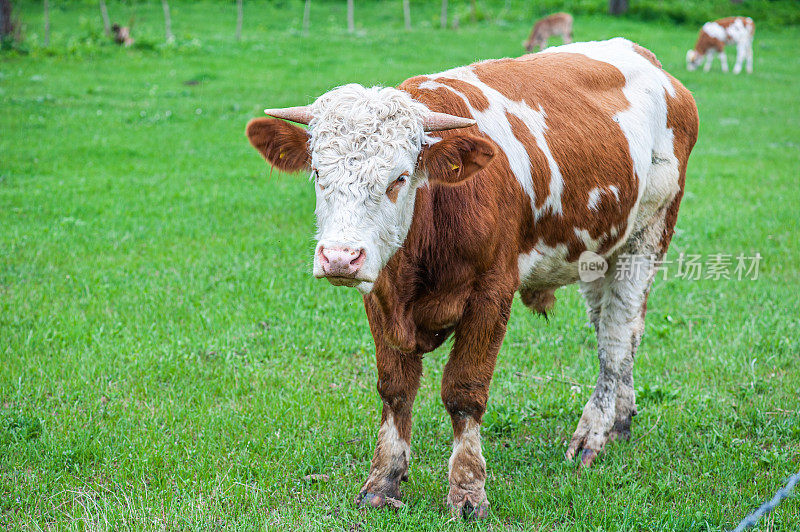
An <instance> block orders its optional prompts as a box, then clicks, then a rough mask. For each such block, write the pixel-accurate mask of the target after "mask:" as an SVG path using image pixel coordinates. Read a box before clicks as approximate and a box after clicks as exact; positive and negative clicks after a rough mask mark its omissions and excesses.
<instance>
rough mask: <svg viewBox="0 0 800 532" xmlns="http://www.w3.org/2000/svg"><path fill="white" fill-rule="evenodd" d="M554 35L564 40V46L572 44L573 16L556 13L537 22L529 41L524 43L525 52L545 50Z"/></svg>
mask: <svg viewBox="0 0 800 532" xmlns="http://www.w3.org/2000/svg"><path fill="white" fill-rule="evenodd" d="M553 35H558V36H560V37H561V38H562V39H564V44H569V43H571V42H572V15H570V14H569V13H554V14H552V15H549V16H546V17H544V18H542V19H539V20H537V21H536V24H534V25H533V29H532V30H531V34H530V36H529V37H528V40H527V41H525V42H524V43H523V45H524V46H525V50H527V51H528V52H532V51H533V49H534V48H537V47H538V48H539V50H540V51H541V50H544V48H545V47H546V46H547V41H548V40H549V39H550V37H552V36H553Z"/></svg>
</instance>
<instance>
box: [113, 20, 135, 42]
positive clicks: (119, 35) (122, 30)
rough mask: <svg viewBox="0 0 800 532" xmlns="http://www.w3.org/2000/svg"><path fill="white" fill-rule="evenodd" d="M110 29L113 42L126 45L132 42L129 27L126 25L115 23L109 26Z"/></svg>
mask: <svg viewBox="0 0 800 532" xmlns="http://www.w3.org/2000/svg"><path fill="white" fill-rule="evenodd" d="M111 31H112V33H113V34H114V42H115V43H117V44H121V45H123V46H126V47H127V46H130V45H132V44H133V43H134V40H133V37H131V29H130V28H129V27H128V26H120V25H119V24H116V23H115V24H114V25H113V26H111Z"/></svg>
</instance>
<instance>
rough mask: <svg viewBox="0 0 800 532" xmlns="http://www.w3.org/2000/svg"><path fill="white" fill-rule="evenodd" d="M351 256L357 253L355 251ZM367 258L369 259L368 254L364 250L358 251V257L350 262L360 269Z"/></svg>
mask: <svg viewBox="0 0 800 532" xmlns="http://www.w3.org/2000/svg"><path fill="white" fill-rule="evenodd" d="M350 254H351V255H355V254H356V252H355V251H353V252H351V253H350ZM366 258H367V252H366V251H365V250H364V249H363V248H362V249H359V250H358V255H356V257H355V258H354V259H353V260H351V261H350V264H351V265H353V266H356V267H358V266H360V265H361V264H362V263H363V262H364V259H366Z"/></svg>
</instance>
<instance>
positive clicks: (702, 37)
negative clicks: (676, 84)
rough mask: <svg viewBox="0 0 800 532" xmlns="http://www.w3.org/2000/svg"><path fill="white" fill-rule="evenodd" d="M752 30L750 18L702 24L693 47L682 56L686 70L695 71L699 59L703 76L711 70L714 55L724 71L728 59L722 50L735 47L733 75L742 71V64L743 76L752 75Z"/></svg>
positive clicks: (727, 18) (752, 25)
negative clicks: (745, 69) (745, 65)
mask: <svg viewBox="0 0 800 532" xmlns="http://www.w3.org/2000/svg"><path fill="white" fill-rule="evenodd" d="M755 31H756V26H755V24H754V23H753V19H751V18H750V17H726V18H721V19H719V20H715V21H713V22H706V23H705V24H703V27H702V29H701V30H700V34H699V35H698V36H697V43H695V45H694V48H693V49H691V50H689V51H687V52H686V68H687V69H689V70H696V69H697V67H698V66H700V63H702V62H703V59H704V58H705V60H706V65H705V66H704V67H703V71H704V72H708V71H709V70H711V64H712V63H713V62H714V54H716V55H718V56H719V62H720V65H721V66H722V71H723V72H727V71H728V57H727V56H726V55H725V46H726V45H728V44H734V45H736V63H735V64H734V65H733V73H734V74H738V73H739V72H741V71H742V63H743V62H746V64H747V67H746V68H747V73H748V74H751V73H752V72H753V36H754V35H755Z"/></svg>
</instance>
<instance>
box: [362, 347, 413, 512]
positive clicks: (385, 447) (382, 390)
mask: <svg viewBox="0 0 800 532" xmlns="http://www.w3.org/2000/svg"><path fill="white" fill-rule="evenodd" d="M376 359H377V363H378V393H379V394H380V396H381V399H382V400H383V412H382V414H381V426H380V429H379V430H378V442H377V444H376V445H375V454H374V456H373V457H372V464H371V466H370V471H369V476H368V477H367V481H366V482H365V483H364V486H363V487H362V488H361V491H360V492H359V494H358V497H357V498H356V503H357V504H359V505H361V506H369V507H375V508H378V507H381V506H384V505H385V504H386V503H387V498H392V499H399V498H400V482H401V481H405V480H408V462H409V459H410V457H411V410H412V407H413V405H414V398H415V397H416V395H417V389H418V388H419V379H420V375H422V355H421V354H419V353H402V352H400V351H397V350H394V349H390V348H388V347H386V346H385V345H384V344H383V343H382V342H381V341H380V339H379V338H378V339H376Z"/></svg>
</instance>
